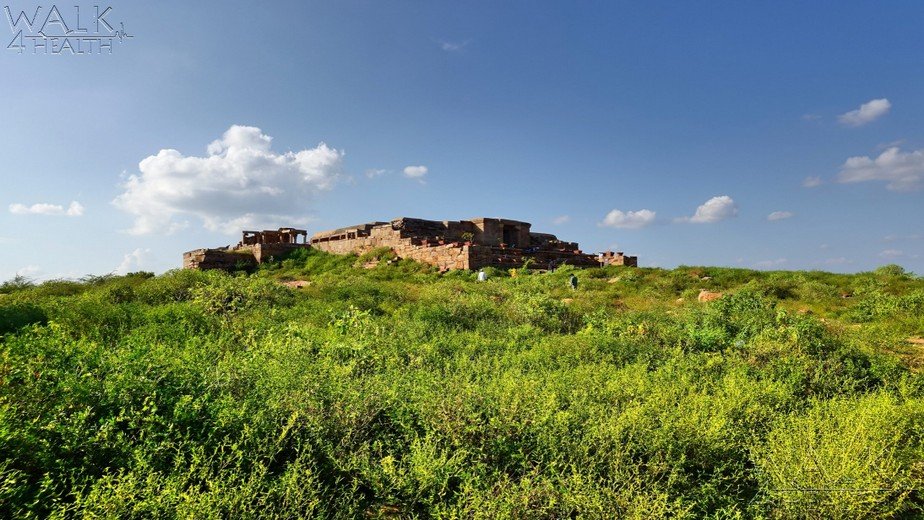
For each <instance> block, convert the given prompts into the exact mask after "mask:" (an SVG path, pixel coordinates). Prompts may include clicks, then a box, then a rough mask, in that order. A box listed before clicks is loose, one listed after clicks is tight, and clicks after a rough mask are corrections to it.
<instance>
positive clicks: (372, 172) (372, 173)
mask: <svg viewBox="0 0 924 520" xmlns="http://www.w3.org/2000/svg"><path fill="white" fill-rule="evenodd" d="M386 173H388V170H384V169H381V168H370V169H368V170H366V177H369V178H370V179H374V178H376V177H381V176H382V175H385V174H386Z"/></svg>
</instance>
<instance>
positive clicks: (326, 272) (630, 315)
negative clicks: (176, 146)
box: [0, 250, 924, 518]
mask: <svg viewBox="0 0 924 520" xmlns="http://www.w3.org/2000/svg"><path fill="white" fill-rule="evenodd" d="M375 256H377V255H366V257H364V258H357V257H355V256H354V257H349V256H344V257H341V256H333V255H328V254H325V253H320V252H316V251H307V250H306V251H300V252H298V253H297V254H296V255H295V256H293V257H291V258H289V259H286V260H284V261H282V262H281V263H277V264H267V265H263V266H261V267H260V269H259V270H257V271H256V272H253V273H250V274H245V273H238V274H237V275H227V274H223V273H219V272H198V271H173V272H169V273H166V274H164V275H161V276H157V277H154V276H152V275H150V274H147V273H135V274H130V275H127V276H122V277H115V276H107V277H89V278H87V279H84V280H83V281H80V282H69V281H52V282H46V283H43V284H39V285H34V284H31V283H28V282H26V281H23V280H13V281H10V282H7V283H5V284H3V285H2V286H0V336H2V339H0V516H3V517H17V518H44V517H48V516H56V517H83V516H87V517H120V518H173V517H182V518H256V517H260V518H268V517H279V518H291V517H321V518H377V517H395V518H397V517H400V518H408V517H411V518H431V517H438V518H578V517H580V518H613V517H615V516H623V517H627V518H658V517H665V516H670V517H676V518H685V517H689V518H702V517H710V518H777V517H779V518H910V517H915V516H916V515H920V514H922V513H924V494H922V491H921V489H922V485H924V375H922V373H921V370H922V369H924V345H922V344H921V343H922V342H919V340H920V338H924V279H922V278H918V277H915V276H914V275H911V274H908V273H905V272H904V271H903V270H902V269H901V268H899V267H897V266H886V267H883V268H880V269H879V270H877V271H875V272H870V273H860V274H855V275H837V274H830V273H822V272H757V271H750V270H743V269H728V268H710V267H681V268H677V269H674V270H661V269H632V268H621V267H608V268H605V269H587V270H571V269H570V268H567V267H566V268H563V269H559V270H558V271H555V272H552V273H532V274H527V273H524V272H520V273H517V275H516V276H510V275H509V273H505V272H500V271H496V270H494V271H491V272H490V275H491V276H490V278H489V279H488V281H487V282H484V283H478V282H476V280H475V275H474V273H471V272H467V271H464V272H463V271H458V272H451V273H449V274H445V275H439V274H438V273H436V272H435V271H433V270H432V269H431V268H429V267H425V266H422V265H420V264H415V263H412V262H408V261H400V262H397V263H391V264H387V263H385V262H382V263H380V264H379V265H378V266H377V267H374V268H371V269H365V268H363V267H361V266H362V265H364V264H365V265H370V261H374V260H375V258H374V257H375ZM378 256H387V255H385V254H384V253H382V252H380V253H379V255H378ZM571 273H575V274H576V275H577V277H578V279H579V286H578V289H577V290H575V291H572V290H571V289H570V288H569V287H568V284H567V280H568V277H569V276H570V275H571ZM289 280H305V281H307V282H308V283H307V284H302V285H303V287H301V288H292V287H289V286H286V285H283V284H282V283H280V282H284V281H289ZM702 289H705V290H708V291H713V292H721V293H723V297H721V298H719V299H717V300H715V301H712V302H709V303H700V302H698V301H697V295H698V294H699V292H700V290H702Z"/></svg>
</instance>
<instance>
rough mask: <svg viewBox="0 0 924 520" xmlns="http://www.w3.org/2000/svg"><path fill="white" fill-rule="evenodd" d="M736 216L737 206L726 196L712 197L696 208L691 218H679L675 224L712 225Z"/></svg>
mask: <svg viewBox="0 0 924 520" xmlns="http://www.w3.org/2000/svg"><path fill="white" fill-rule="evenodd" d="M737 215H738V205H737V204H735V201H734V199H732V198H731V197H729V196H728V195H719V196H716V197H712V198H711V199H709V200H707V201H706V202H705V203H703V204H702V205H700V206H699V207H698V208H696V212H695V213H694V214H693V216H692V217H681V218H679V219H677V222H691V223H693V224H712V223H715V222H721V221H723V220H727V219H730V218H732V217H735V216H737Z"/></svg>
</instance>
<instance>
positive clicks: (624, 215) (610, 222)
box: [600, 209, 657, 229]
mask: <svg viewBox="0 0 924 520" xmlns="http://www.w3.org/2000/svg"><path fill="white" fill-rule="evenodd" d="M656 216H657V213H655V212H654V211H651V210H648V209H640V210H638V211H620V210H618V209H614V210H613V211H610V212H609V213H607V214H606V217H604V218H603V222H600V225H601V226H604V227H612V228H621V229H640V228H643V227H647V226H650V225H651V224H654V221H655V217H656Z"/></svg>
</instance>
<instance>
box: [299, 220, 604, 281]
mask: <svg viewBox="0 0 924 520" xmlns="http://www.w3.org/2000/svg"><path fill="white" fill-rule="evenodd" d="M530 228H531V224H530V223H529V222H521V221H518V220H508V219H499V218H475V219H471V220H460V221H453V220H444V221H437V220H424V219H419V218H407V217H403V218H397V219H394V220H392V221H390V222H370V223H367V224H360V225H356V226H350V227H345V228H340V229H334V230H331V231H324V232H321V233H316V234H314V235H313V236H312V237H311V246H312V247H315V248H317V249H320V250H322V251H327V252H330V253H336V254H349V253H356V254H362V253H365V252H368V251H372V250H374V249H378V248H382V247H388V248H390V249H392V250H393V251H394V252H395V254H396V255H397V256H398V257H400V258H409V259H411V260H417V261H419V262H425V263H428V264H431V265H434V266H436V267H438V268H439V269H440V271H448V270H450V269H480V268H482V267H488V266H493V267H499V268H510V267H521V266H522V265H523V264H524V263H526V262H527V261H528V260H531V261H532V262H533V267H535V268H539V269H545V268H551V267H557V266H560V265H564V264H569V265H574V266H578V267H597V266H599V265H600V262H599V260H598V259H597V257H596V256H594V255H589V254H585V253H584V252H582V251H581V250H580V248H579V247H578V244H577V243H575V242H565V241H561V240H559V239H558V238H557V237H556V236H555V235H551V234H547V233H534V232H532V231H531V229H530Z"/></svg>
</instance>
